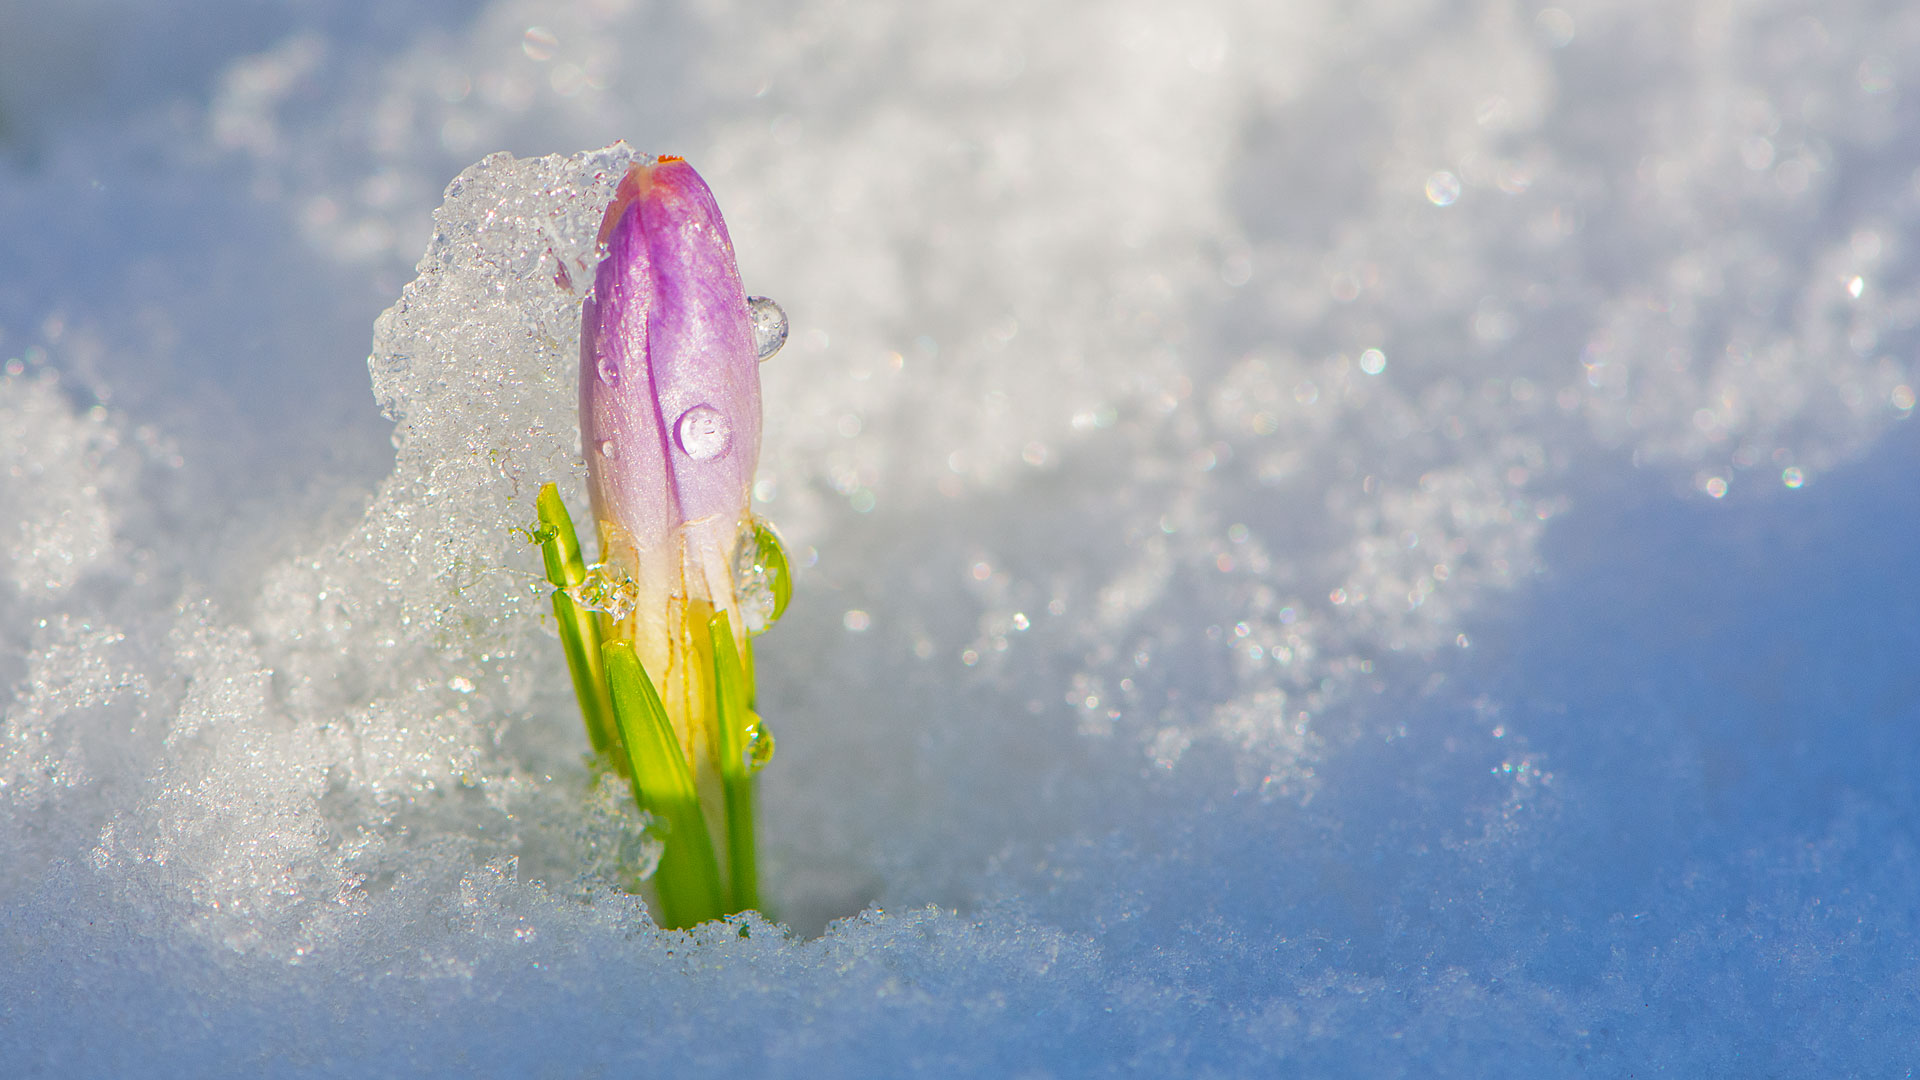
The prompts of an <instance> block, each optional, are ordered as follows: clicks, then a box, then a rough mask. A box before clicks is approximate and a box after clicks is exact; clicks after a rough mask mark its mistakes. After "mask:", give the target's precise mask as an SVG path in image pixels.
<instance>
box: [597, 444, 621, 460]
mask: <svg viewBox="0 0 1920 1080" xmlns="http://www.w3.org/2000/svg"><path fill="white" fill-rule="evenodd" d="M600 456H601V457H603V458H606V459H607V460H608V461H612V460H613V459H615V458H617V457H619V456H620V448H619V447H617V446H615V445H614V444H613V440H612V439H601V440H600Z"/></svg>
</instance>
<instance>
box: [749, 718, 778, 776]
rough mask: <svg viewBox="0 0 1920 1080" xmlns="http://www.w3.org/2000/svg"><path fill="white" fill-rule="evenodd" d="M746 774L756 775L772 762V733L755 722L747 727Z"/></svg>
mask: <svg viewBox="0 0 1920 1080" xmlns="http://www.w3.org/2000/svg"><path fill="white" fill-rule="evenodd" d="M746 755H747V772H748V773H757V772H759V771H760V770H761V769H764V768H766V767H767V762H769V761H772V760H773V733H772V732H770V731H768V730H767V725H765V724H763V723H761V722H760V721H758V720H755V721H754V722H753V723H751V724H748V725H747V749H746Z"/></svg>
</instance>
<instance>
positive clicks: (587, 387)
mask: <svg viewBox="0 0 1920 1080" xmlns="http://www.w3.org/2000/svg"><path fill="white" fill-rule="evenodd" d="M600 244H601V247H602V248H603V249H604V251H605V256H604V257H603V258H602V259H601V261H600V266H599V270H598V271H597V272H596V274H595V275H594V284H593V291H592V292H591V293H590V294H589V295H588V297H587V300H586V302H585V304H584V305H583V306H582V308H581V315H580V323H581V325H580V437H581V442H582V447H581V449H582V451H583V453H584V454H585V456H586V460H587V489H588V492H589V494H590V496H591V499H592V502H593V515H594V518H595V520H596V521H597V522H598V525H599V532H600V554H601V561H602V562H603V563H604V564H606V568H607V571H608V572H610V573H616V574H617V573H626V574H630V575H631V576H632V577H633V580H634V583H635V585H636V594H637V601H638V602H637V604H636V606H635V609H634V611H633V613H632V614H631V615H629V616H627V617H626V618H625V619H622V620H621V621H620V622H619V623H618V624H617V625H616V627H615V629H614V633H615V636H616V637H622V638H628V639H631V640H632V641H633V642H634V646H635V648H636V650H638V652H639V655H640V659H641V662H642V663H643V664H645V665H646V667H647V669H648V671H649V672H651V673H652V674H653V676H654V678H655V680H656V681H657V682H660V683H661V690H662V697H663V698H664V699H666V704H667V708H668V711H669V712H670V713H672V714H675V718H676V723H679V722H680V721H681V718H682V717H688V716H691V715H693V714H695V713H698V712H700V711H701V710H700V708H699V707H698V705H697V704H696V703H695V702H694V701H693V700H692V699H693V698H694V697H695V696H696V695H697V694H698V693H699V691H700V688H701V685H702V682H701V676H700V675H699V673H698V669H699V665H698V664H697V663H690V661H691V660H692V659H693V652H694V651H695V650H697V648H698V646H697V644H689V642H690V641H696V642H697V641H701V640H704V635H705V632H706V631H705V627H706V619H707V618H708V617H709V616H710V615H711V613H712V612H713V611H715V610H728V609H731V608H732V607H733V606H734V587H733V556H734V553H735V550H736V548H737V546H738V544H739V542H740V538H741V535H742V533H743V531H745V530H747V529H748V527H749V525H750V523H751V520H752V519H751V516H750V503H749V500H750V494H751V486H752V484H753V472H754V467H755V464H756V463H757V461H758V460H759V456H760V373H759V357H758V353H757V352H756V350H755V346H754V336H753V329H752V326H751V325H750V323H749V321H748V311H747V297H746V293H745V291H744V290H743V289H742V288H741V287H740V271H739V269H738V268H737V267H736V266H735V264H734V258H733V242H732V240H730V239H729V238H728V236H727V227H726V224H725V223H724V222H722V221H721V220H720V209H719V207H717V206H716V205H714V201H713V193H712V192H711V191H709V190H707V185H706V183H705V182H704V181H702V180H701V179H700V176H699V174H698V173H695V172H694V171H693V167H692V166H690V165H688V164H687V163H686V162H685V161H682V160H681V159H679V158H674V157H663V158H659V159H657V160H655V161H654V162H652V163H651V164H635V165H634V166H633V167H632V168H631V169H629V170H628V172H627V175H626V177H625V178H624V179H622V180H621V181H620V186H619V188H618V189H617V190H616V192H615V194H614V199H613V202H612V204H611V205H609V206H608V207H607V213H606V217H605V218H604V219H603V221H602V223H601V226H600ZM734 625H736V626H744V623H743V621H742V620H740V619H737V618H736V619H735V620H734ZM690 627H692V628H693V629H692V630H690V629H689V628H690ZM693 630H697V631H698V635H697V636H696V635H695V634H694V633H693ZM742 632H744V631H742ZM675 697H682V700H684V701H686V702H687V708H686V709H685V710H684V711H683V710H682V709H676V708H675V704H676V703H675V701H674V698H675ZM682 738H683V740H685V741H686V742H687V743H688V749H689V751H690V752H691V751H692V749H693V746H694V743H695V742H696V741H697V740H695V739H694V738H693V736H692V735H691V733H690V732H689V731H688V730H687V729H686V728H685V727H683V728H682Z"/></svg>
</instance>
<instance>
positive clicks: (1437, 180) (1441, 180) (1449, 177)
mask: <svg viewBox="0 0 1920 1080" xmlns="http://www.w3.org/2000/svg"><path fill="white" fill-rule="evenodd" d="M1459 199H1460V178H1459V177H1457V176H1455V175H1453V174H1452V173H1450V172H1448V171H1446V170H1445V169H1442V170H1440V171H1439V172H1437V173H1434V174H1433V175H1432V176H1429V177H1427V201H1428V202H1430V203H1432V204H1433V205H1435V206H1452V205H1453V204H1454V203H1455V202H1457V201H1459Z"/></svg>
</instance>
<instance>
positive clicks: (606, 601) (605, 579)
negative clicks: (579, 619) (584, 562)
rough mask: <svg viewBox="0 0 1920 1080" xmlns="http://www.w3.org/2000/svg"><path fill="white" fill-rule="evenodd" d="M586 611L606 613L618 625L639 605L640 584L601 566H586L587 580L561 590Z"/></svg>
mask: <svg viewBox="0 0 1920 1080" xmlns="http://www.w3.org/2000/svg"><path fill="white" fill-rule="evenodd" d="M562 591H564V592H565V593H566V594H567V595H568V596H570V597H572V598H573V602H574V603H575V604H576V605H578V606H579V607H581V608H582V609H584V610H586V611H603V612H606V615H607V618H609V619H612V620H613V621H614V622H619V621H621V620H622V619H625V618H626V617H627V616H629V615H631V614H633V609H634V606H635V605H637V604H638V603H639V602H640V584H639V583H638V582H636V581H634V580H633V578H632V577H630V576H628V575H626V574H610V573H608V572H607V568H606V567H605V566H604V565H602V564H595V565H593V566H589V567H587V576H586V579H585V580H584V581H582V582H580V584H578V585H572V586H569V587H568V588H566V589H564V590H562Z"/></svg>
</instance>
